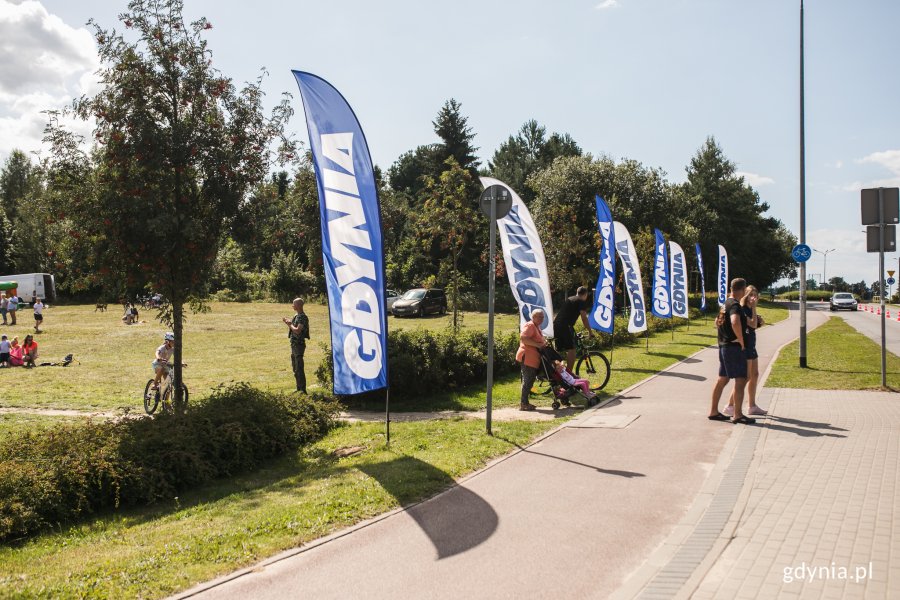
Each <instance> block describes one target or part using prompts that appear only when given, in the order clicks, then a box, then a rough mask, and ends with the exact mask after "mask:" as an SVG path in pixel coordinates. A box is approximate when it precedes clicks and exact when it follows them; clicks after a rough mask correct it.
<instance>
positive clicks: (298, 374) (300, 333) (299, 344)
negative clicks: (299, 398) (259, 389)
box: [282, 298, 309, 394]
mask: <svg viewBox="0 0 900 600" xmlns="http://www.w3.org/2000/svg"><path fill="white" fill-rule="evenodd" d="M293 308H294V313H296V314H294V318H293V319H290V320H289V319H287V318H284V319H282V322H283V323H284V324H285V325H287V326H288V338H289V339H290V340H291V367H292V368H293V369H294V379H295V380H296V381H297V391H298V392H303V393H304V394H305V393H306V372H305V371H304V370H303V369H304V366H303V353H304V352H306V340H308V339H309V317H307V316H306V313H305V312H303V298H295V299H294V304H293Z"/></svg>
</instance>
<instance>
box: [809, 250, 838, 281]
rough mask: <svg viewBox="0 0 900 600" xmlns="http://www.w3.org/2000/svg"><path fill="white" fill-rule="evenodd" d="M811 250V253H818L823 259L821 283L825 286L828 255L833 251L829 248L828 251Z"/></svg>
mask: <svg viewBox="0 0 900 600" xmlns="http://www.w3.org/2000/svg"><path fill="white" fill-rule="evenodd" d="M812 250H813V252H818V253H819V254H821V255H822V256H824V257H825V263H824V264H823V265H822V283H823V284H827V283H828V253H829V252H834V251H835V249H834V248H831V249H830V250H816V249H815V248H813V249H812ZM832 291H834V290H832Z"/></svg>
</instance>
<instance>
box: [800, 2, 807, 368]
mask: <svg viewBox="0 0 900 600" xmlns="http://www.w3.org/2000/svg"><path fill="white" fill-rule="evenodd" d="M803 88H804V86H803V0H800V236H799V237H800V243H801V244H805V243H806V115H805V110H804V104H805V98H804V92H803ZM799 300H800V352H799V354H800V357H799V358H800V368H801V369H805V368H806V262H802V263H800V294H799Z"/></svg>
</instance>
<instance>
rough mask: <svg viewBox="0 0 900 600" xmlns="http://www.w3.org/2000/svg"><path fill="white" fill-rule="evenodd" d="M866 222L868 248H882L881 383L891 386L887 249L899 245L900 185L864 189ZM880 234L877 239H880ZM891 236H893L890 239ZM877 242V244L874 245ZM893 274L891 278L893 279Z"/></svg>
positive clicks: (879, 263) (880, 262) (863, 204)
mask: <svg viewBox="0 0 900 600" xmlns="http://www.w3.org/2000/svg"><path fill="white" fill-rule="evenodd" d="M860 209H861V212H862V224H863V225H868V227H867V228H866V231H867V236H868V240H867V250H868V251H869V252H878V280H879V281H878V290H879V292H881V387H887V348H886V344H885V337H886V336H885V305H884V304H885V294H884V284H885V283H886V282H885V280H884V253H885V251H888V252H893V251H894V250H895V248H896V241H895V240H896V231H895V230H896V226H895V223H898V222H900V188H870V189H866V190H861V191H860ZM876 236H877V239H876ZM888 237H889V238H890V239H889V240H888ZM873 246H877V248H873ZM892 280H893V278H891V279H888V281H892Z"/></svg>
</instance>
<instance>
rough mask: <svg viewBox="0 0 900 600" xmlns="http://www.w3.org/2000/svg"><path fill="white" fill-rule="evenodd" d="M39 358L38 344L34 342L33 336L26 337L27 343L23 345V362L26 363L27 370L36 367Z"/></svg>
mask: <svg viewBox="0 0 900 600" xmlns="http://www.w3.org/2000/svg"><path fill="white" fill-rule="evenodd" d="M37 357H38V345H37V342H36V341H34V336H33V335H31V334H29V335H26V336H25V342H24V343H23V344H22V361H23V362H24V363H25V368H26V369H30V368H31V367H33V366H35V364H34V361H36V360H37Z"/></svg>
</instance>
